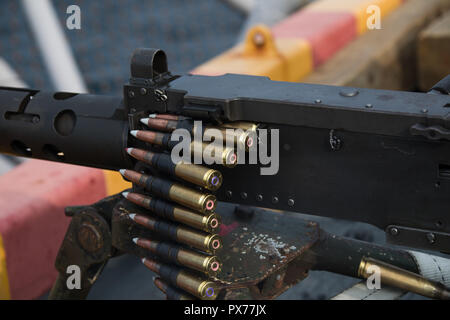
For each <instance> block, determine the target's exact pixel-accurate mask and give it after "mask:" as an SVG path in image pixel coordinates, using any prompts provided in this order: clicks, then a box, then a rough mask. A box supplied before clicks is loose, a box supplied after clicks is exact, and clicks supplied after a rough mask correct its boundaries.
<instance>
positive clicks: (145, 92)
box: [141, 88, 147, 96]
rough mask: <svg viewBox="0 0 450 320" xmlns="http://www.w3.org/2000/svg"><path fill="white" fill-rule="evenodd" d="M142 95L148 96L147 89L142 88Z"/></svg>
mask: <svg viewBox="0 0 450 320" xmlns="http://www.w3.org/2000/svg"><path fill="white" fill-rule="evenodd" d="M141 94H142V95H143V96H145V95H146V94H147V89H145V88H141Z"/></svg>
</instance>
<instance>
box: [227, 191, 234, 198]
mask: <svg viewBox="0 0 450 320" xmlns="http://www.w3.org/2000/svg"><path fill="white" fill-rule="evenodd" d="M231 197H233V192H232V191H231V190H228V191H227V198H230V199H231Z"/></svg>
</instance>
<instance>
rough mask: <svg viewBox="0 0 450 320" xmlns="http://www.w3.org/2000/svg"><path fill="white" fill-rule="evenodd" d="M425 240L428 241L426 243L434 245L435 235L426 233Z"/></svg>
mask: <svg viewBox="0 0 450 320" xmlns="http://www.w3.org/2000/svg"><path fill="white" fill-rule="evenodd" d="M427 240H428V242H429V243H430V244H433V243H435V242H436V236H435V234H434V233H431V232H429V233H427Z"/></svg>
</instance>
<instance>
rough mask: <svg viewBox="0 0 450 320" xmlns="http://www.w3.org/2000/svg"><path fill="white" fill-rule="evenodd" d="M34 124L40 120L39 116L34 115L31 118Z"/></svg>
mask: <svg viewBox="0 0 450 320" xmlns="http://www.w3.org/2000/svg"><path fill="white" fill-rule="evenodd" d="M31 121H32V122H33V123H34V124H36V123H38V122H39V121H40V118H39V117H38V116H34V117H33V119H32V120H31Z"/></svg>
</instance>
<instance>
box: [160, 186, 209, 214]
mask: <svg viewBox="0 0 450 320" xmlns="http://www.w3.org/2000/svg"><path fill="white" fill-rule="evenodd" d="M169 198H170V200H172V201H174V202H176V203H179V204H181V205H184V206H186V207H188V208H191V209H194V210H196V211H199V212H201V213H203V214H208V213H213V212H214V210H215V209H216V200H217V199H216V197H215V196H213V195H212V194H207V193H201V192H198V191H195V190H192V189H190V188H186V187H184V186H181V185H179V184H173V185H172V186H171V187H170V190H169Z"/></svg>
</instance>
